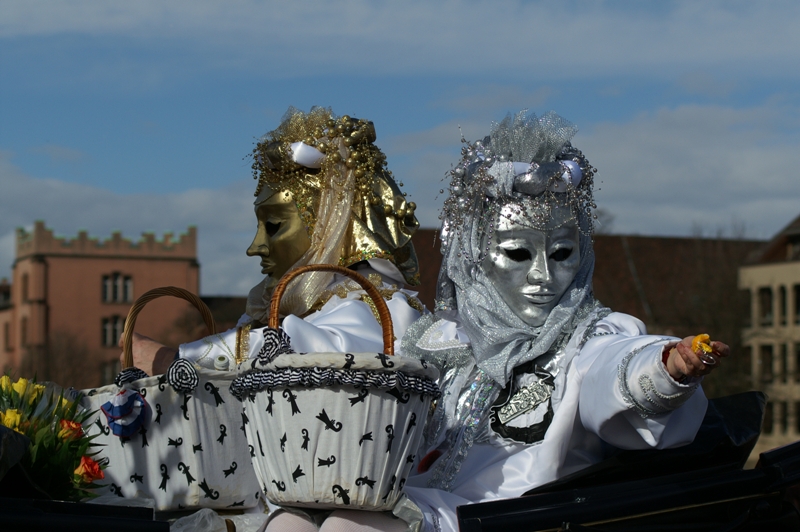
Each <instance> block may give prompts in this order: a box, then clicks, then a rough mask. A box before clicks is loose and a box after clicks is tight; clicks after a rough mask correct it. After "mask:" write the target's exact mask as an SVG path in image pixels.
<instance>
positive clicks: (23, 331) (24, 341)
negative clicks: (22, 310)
mask: <svg viewBox="0 0 800 532" xmlns="http://www.w3.org/2000/svg"><path fill="white" fill-rule="evenodd" d="M19 343H20V345H21V346H22V347H28V317H27V316H23V317H22V319H21V320H19Z"/></svg>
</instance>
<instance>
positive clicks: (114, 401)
mask: <svg viewBox="0 0 800 532" xmlns="http://www.w3.org/2000/svg"><path fill="white" fill-rule="evenodd" d="M100 409H101V410H102V411H103V414H105V415H106V419H107V420H108V426H109V427H110V428H111V432H113V433H114V435H115V436H119V437H124V438H129V437H131V436H132V435H133V434H134V433H135V432H136V431H138V430H139V428H141V427H142V426H144V425H146V424H147V422H148V421H149V420H150V414H151V410H150V406H149V405H148V404H147V401H145V400H144V397H142V394H140V393H139V392H137V391H134V390H121V391H120V392H119V393H118V394H117V395H115V396H114V397H112V398H111V400H110V401H107V402H106V403H105V404H103V406H101V407H100Z"/></svg>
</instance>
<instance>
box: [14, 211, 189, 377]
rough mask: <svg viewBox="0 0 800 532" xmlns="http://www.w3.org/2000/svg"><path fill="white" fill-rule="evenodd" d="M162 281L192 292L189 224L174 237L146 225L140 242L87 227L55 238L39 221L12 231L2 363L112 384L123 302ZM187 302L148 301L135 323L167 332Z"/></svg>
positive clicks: (158, 333) (150, 331) (147, 330)
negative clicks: (99, 234)
mask: <svg viewBox="0 0 800 532" xmlns="http://www.w3.org/2000/svg"><path fill="white" fill-rule="evenodd" d="M167 285H172V286H178V287H181V288H185V289H187V290H189V291H191V292H194V293H197V292H198V291H199V264H198V262H197V230H196V229H195V228H194V227H190V228H189V230H188V232H187V233H186V234H183V235H181V236H180V237H179V238H178V239H177V240H174V239H173V238H172V235H171V234H165V235H164V237H163V239H162V240H161V241H157V240H156V239H155V236H154V235H153V234H150V233H145V234H144V235H143V236H142V239H141V240H139V241H138V242H132V241H131V240H129V239H126V238H123V237H122V235H121V234H120V233H119V232H115V233H113V234H112V236H111V238H110V239H108V240H105V241H100V240H98V239H96V238H90V237H89V236H88V235H87V233H86V232H85V231H81V232H80V233H78V236H77V237H76V238H72V239H67V238H60V237H55V236H54V235H53V231H52V230H50V229H47V228H46V227H45V225H44V222H41V221H38V222H36V224H35V226H34V229H33V231H32V232H30V233H29V232H27V231H25V230H24V229H19V230H18V231H17V239H16V258H15V261H14V265H13V273H12V282H11V285H10V286H9V285H8V284H7V283H6V284H5V285H0V369H2V370H4V371H11V372H12V374H19V375H24V376H31V375H34V374H35V375H36V376H37V377H38V379H39V380H53V381H56V382H58V383H59V384H62V385H65V386H74V387H76V388H84V387H90V386H97V385H99V384H101V383H108V382H110V381H111V380H112V379H113V377H114V375H115V374H116V372H117V371H118V370H119V364H118V357H119V348H118V347H117V342H118V340H119V337H120V335H121V334H122V330H123V327H124V323H125V317H126V315H127V313H128V309H129V308H130V304H131V303H132V302H133V301H134V300H135V299H136V298H137V297H139V296H140V295H142V294H143V293H144V292H146V291H147V290H149V289H151V288H155V287H158V286H167ZM187 307H188V304H187V303H185V302H183V301H181V300H177V299H159V300H156V301H154V302H152V303H150V304H148V306H147V308H145V309H144V311H143V312H142V313H141V314H140V317H139V319H138V320H137V324H136V330H137V332H142V333H144V334H147V335H149V336H154V337H156V338H165V337H166V335H167V331H168V330H170V329H171V328H172V326H173V324H174V323H175V321H176V319H178V318H179V317H180V316H182V315H184V314H185V313H186V310H187Z"/></svg>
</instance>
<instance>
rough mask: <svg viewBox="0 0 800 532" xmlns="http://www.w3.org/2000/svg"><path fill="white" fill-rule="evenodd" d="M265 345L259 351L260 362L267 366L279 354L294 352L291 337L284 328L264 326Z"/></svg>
mask: <svg viewBox="0 0 800 532" xmlns="http://www.w3.org/2000/svg"><path fill="white" fill-rule="evenodd" d="M263 331H264V345H263V346H261V350H260V351H259V352H258V355H257V356H258V363H259V364H260V365H262V366H266V365H267V364H269V363H270V362H272V361H273V360H275V357H277V356H278V355H285V354H288V353H294V350H293V349H292V344H291V339H290V338H289V335H288V334H286V332H285V331H284V330H283V329H272V328H270V327H264V329H263Z"/></svg>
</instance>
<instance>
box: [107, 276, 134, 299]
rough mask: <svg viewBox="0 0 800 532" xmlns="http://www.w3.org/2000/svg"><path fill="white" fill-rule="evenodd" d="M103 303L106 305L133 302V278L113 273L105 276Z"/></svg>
mask: <svg viewBox="0 0 800 532" xmlns="http://www.w3.org/2000/svg"><path fill="white" fill-rule="evenodd" d="M103 301H104V302H105V303H130V302H132V301H133V278H132V277H131V276H130V275H122V274H120V273H112V274H110V275H104V276H103Z"/></svg>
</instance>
